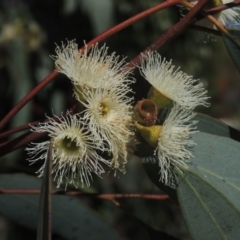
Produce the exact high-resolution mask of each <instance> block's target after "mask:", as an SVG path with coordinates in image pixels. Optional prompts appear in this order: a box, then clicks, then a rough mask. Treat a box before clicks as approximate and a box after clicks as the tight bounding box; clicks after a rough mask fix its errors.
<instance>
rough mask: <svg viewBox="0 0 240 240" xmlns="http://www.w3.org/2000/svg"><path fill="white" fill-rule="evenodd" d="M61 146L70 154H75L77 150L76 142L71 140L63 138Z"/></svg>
mask: <svg viewBox="0 0 240 240" xmlns="http://www.w3.org/2000/svg"><path fill="white" fill-rule="evenodd" d="M62 145H63V147H64V148H65V149H67V150H68V151H71V152H75V151H78V150H79V146H77V142H76V140H72V139H71V138H68V137H65V138H64V139H63V140H62Z"/></svg>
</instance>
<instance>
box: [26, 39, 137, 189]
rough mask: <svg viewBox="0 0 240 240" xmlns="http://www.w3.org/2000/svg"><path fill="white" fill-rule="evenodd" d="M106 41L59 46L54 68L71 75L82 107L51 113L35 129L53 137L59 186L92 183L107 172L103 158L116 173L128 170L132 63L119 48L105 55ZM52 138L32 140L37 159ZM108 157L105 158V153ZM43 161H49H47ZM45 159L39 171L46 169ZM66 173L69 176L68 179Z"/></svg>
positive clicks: (43, 155) (33, 155)
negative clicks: (128, 65)
mask: <svg viewBox="0 0 240 240" xmlns="http://www.w3.org/2000/svg"><path fill="white" fill-rule="evenodd" d="M107 50H108V49H107V48H106V47H105V45H104V46H103V47H101V48H99V47H98V44H96V45H94V46H93V47H92V48H90V49H88V46H85V49H84V50H82V51H78V46H77V44H76V43H75V42H74V41H69V42H68V43H67V45H66V46H65V45H64V44H63V45H62V47H58V46H57V48H56V53H57V55H56V56H52V58H53V59H54V60H55V65H56V70H57V71H59V72H61V73H64V74H65V75H67V77H68V78H69V79H71V81H72V83H73V89H74V93H75V97H76V99H77V100H78V107H79V109H81V111H80V112H79V113H76V114H75V115H71V114H70V113H69V112H68V113H67V115H66V116H62V117H61V118H56V119H53V118H49V121H48V122H47V123H42V124H38V126H37V127H33V128H32V130H33V131H36V132H46V133H48V135H49V137H50V138H51V139H52V141H53V153H52V155H53V172H54V173H55V178H56V179H57V186H59V185H60V184H61V183H63V181H64V180H66V183H68V182H70V183H74V184H75V185H76V186H78V184H79V183H80V182H81V184H82V186H83V185H84V184H86V185H88V186H89V185H90V179H91V177H92V173H95V174H96V175H98V176H100V175H101V174H102V173H104V169H103V167H102V166H101V164H102V163H104V164H106V165H107V166H109V167H110V168H111V169H113V170H114V171H115V173H116V171H117V170H120V171H121V172H123V173H125V164H126V162H127V145H128V143H129V142H130V141H131V138H132V135H133V131H132V126H131V125H132V123H131V116H132V107H131V101H132V99H131V98H129V97H127V93H129V92H130V91H131V89H130V87H129V84H130V83H132V82H133V78H131V77H130V74H131V69H128V68H126V67H125V68H124V65H125V62H124V60H121V61H119V57H118V56H115V53H112V54H111V55H107ZM49 144H50V141H46V142H44V143H37V144H33V145H32V146H31V147H29V148H27V150H28V152H29V154H30V158H29V161H30V162H31V163H34V162H36V161H38V160H40V159H45V160H46V158H47V151H48V148H49ZM104 154H105V155H106V154H107V156H108V157H105V158H107V159H104V157H103V155H104ZM44 165H45V164H44ZM44 165H43V166H42V167H41V168H40V169H39V171H38V173H39V176H42V175H43V173H44ZM64 177H65V179H64Z"/></svg>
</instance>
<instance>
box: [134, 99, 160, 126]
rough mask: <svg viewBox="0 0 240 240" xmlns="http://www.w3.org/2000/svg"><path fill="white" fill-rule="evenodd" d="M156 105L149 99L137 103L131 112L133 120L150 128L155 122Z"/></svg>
mask: <svg viewBox="0 0 240 240" xmlns="http://www.w3.org/2000/svg"><path fill="white" fill-rule="evenodd" d="M157 114H158V109H157V105H156V104H155V103H154V102H153V101H152V100H150V99H143V100H141V101H138V102H137V104H136V105H135V107H134V110H133V118H134V120H136V121H138V122H139V123H141V124H143V125H146V126H151V125H154V124H155V123H156V121H157Z"/></svg>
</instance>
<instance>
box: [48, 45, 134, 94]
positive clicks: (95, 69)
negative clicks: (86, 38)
mask: <svg viewBox="0 0 240 240" xmlns="http://www.w3.org/2000/svg"><path fill="white" fill-rule="evenodd" d="M56 54H57V55H56V56H52V58H53V59H54V60H55V66H56V70H57V71H59V72H61V73H63V74H65V75H67V76H68V78H70V79H71V80H72V82H73V84H74V85H75V86H80V87H82V88H84V87H91V88H94V89H95V88H111V87H112V86H116V85H117V86H121V85H122V84H129V83H131V82H132V81H133V80H132V79H131V78H129V74H130V73H131V72H132V70H131V69H130V68H124V65H125V60H124V59H122V60H120V61H119V56H116V54H115V53H112V54H110V55H108V48H107V47H106V45H103V46H102V47H99V46H98V44H95V45H93V46H91V47H89V46H87V45H85V48H84V50H78V45H77V44H76V43H75V41H74V40H72V41H68V42H67V45H66V46H65V45H64V44H63V43H62V46H61V47H59V46H57V47H56ZM123 68H124V71H122V69H123Z"/></svg>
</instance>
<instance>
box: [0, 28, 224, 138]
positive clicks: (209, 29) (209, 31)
mask: <svg viewBox="0 0 240 240" xmlns="http://www.w3.org/2000/svg"><path fill="white" fill-rule="evenodd" d="M190 30H196V31H201V32H205V33H210V34H213V35H217V36H221V33H220V32H219V31H218V30H215V29H213V28H208V27H204V26H199V25H192V26H191V28H190ZM0 137H1V135H0Z"/></svg>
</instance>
